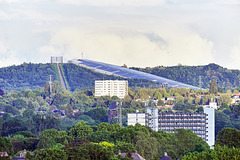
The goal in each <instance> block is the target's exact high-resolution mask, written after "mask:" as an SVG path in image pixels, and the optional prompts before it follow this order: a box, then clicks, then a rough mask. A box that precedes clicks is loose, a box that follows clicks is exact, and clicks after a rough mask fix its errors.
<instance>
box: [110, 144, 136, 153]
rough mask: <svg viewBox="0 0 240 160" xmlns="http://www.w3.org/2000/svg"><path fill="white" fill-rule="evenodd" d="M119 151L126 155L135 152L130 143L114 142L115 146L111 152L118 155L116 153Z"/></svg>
mask: <svg viewBox="0 0 240 160" xmlns="http://www.w3.org/2000/svg"><path fill="white" fill-rule="evenodd" d="M119 150H120V151H121V152H122V153H127V152H128V151H130V152H131V153H132V152H135V151H136V148H135V147H134V146H133V144H131V143H126V142H116V144H115V145H114V146H113V151H114V153H115V154H118V151H119Z"/></svg>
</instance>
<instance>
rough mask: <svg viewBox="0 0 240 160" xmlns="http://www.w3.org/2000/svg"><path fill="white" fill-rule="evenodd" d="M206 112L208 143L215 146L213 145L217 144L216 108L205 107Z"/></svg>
mask: <svg viewBox="0 0 240 160" xmlns="http://www.w3.org/2000/svg"><path fill="white" fill-rule="evenodd" d="M204 113H206V114H207V124H206V128H207V143H208V145H209V146H210V147H211V148H213V145H214V144H215V109H214V108H204Z"/></svg>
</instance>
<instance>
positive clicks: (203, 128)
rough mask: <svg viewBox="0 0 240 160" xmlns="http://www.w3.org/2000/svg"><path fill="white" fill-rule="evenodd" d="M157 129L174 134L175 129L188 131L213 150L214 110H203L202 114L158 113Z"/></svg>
mask: <svg viewBox="0 0 240 160" xmlns="http://www.w3.org/2000/svg"><path fill="white" fill-rule="evenodd" d="M158 122H159V124H158V129H159V130H164V131H166V132H170V133H174V130H175V129H179V128H183V129H190V130H192V131H193V132H194V133H196V134H197V135H198V136H199V137H201V138H202V139H203V140H204V141H206V142H207V143H208V145H209V146H210V147H211V148H213V145H214V143H215V110H214V108H204V113H169V112H160V113H159V117H158Z"/></svg>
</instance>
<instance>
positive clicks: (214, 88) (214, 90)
mask: <svg viewBox="0 0 240 160" xmlns="http://www.w3.org/2000/svg"><path fill="white" fill-rule="evenodd" d="M209 92H210V94H214V95H217V93H218V89H217V84H216V82H215V80H214V79H213V80H211V84H210V89H209Z"/></svg>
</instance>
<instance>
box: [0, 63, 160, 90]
mask: <svg viewBox="0 0 240 160" xmlns="http://www.w3.org/2000/svg"><path fill="white" fill-rule="evenodd" d="M59 66H60V69H61V73H62V75H63V78H64V80H65V83H67V84H68V85H69V88H70V90H71V91H73V90H75V89H77V88H78V89H87V88H93V87H94V81H95V80H110V79H119V80H121V79H123V78H121V77H115V76H109V75H104V74H100V73H96V72H93V71H91V70H89V69H86V68H83V67H79V66H77V65H75V64H68V63H66V64H59ZM50 75H51V77H52V81H57V82H58V83H59V84H60V79H59V73H58V70H57V65H56V64H50V63H47V64H33V63H24V64H22V65H19V66H10V67H4V68H0V88H1V89H4V90H26V89H36V88H38V87H44V85H45V84H46V82H48V81H49V79H50ZM128 81H129V86H130V87H137V86H138V87H154V86H155V87H156V86H157V85H158V84H155V83H154V82H152V81H147V80H133V79H132V80H128Z"/></svg>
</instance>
